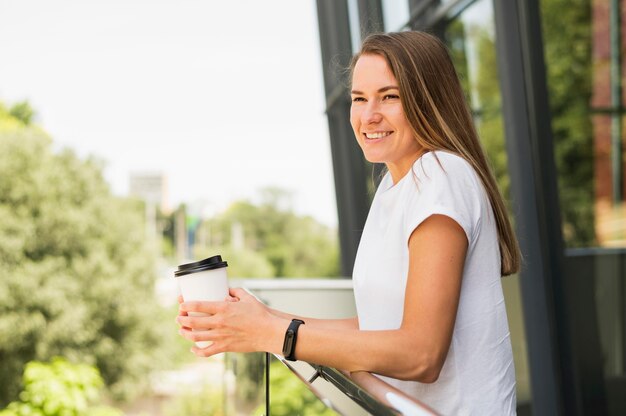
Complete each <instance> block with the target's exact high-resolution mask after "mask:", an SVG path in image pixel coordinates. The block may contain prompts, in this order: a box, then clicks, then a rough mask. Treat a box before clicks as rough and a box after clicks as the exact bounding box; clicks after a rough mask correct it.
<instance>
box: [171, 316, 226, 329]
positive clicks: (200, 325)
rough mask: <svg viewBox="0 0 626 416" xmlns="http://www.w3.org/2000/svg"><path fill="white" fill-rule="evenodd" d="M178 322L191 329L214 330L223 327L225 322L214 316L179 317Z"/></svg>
mask: <svg viewBox="0 0 626 416" xmlns="http://www.w3.org/2000/svg"><path fill="white" fill-rule="evenodd" d="M176 322H178V324H179V325H180V326H181V327H183V328H189V329H196V330H197V329H214V328H218V327H220V326H221V325H222V322H223V320H222V319H221V318H216V317H213V316H178V317H176Z"/></svg>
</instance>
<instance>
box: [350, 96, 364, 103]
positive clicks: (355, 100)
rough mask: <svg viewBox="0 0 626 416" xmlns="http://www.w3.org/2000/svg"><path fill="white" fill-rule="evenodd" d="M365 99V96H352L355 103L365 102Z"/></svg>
mask: <svg viewBox="0 0 626 416" xmlns="http://www.w3.org/2000/svg"><path fill="white" fill-rule="evenodd" d="M363 101H365V98H363V97H352V102H353V103H357V102H363Z"/></svg>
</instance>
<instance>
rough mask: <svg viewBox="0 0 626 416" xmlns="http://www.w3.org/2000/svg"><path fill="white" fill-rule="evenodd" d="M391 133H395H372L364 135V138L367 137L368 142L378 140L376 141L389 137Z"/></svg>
mask: <svg viewBox="0 0 626 416" xmlns="http://www.w3.org/2000/svg"><path fill="white" fill-rule="evenodd" d="M391 133H393V132H392V131H376V132H372V133H363V136H365V138H366V139H368V140H376V139H383V138H385V137H387V136H389V135H390V134H391Z"/></svg>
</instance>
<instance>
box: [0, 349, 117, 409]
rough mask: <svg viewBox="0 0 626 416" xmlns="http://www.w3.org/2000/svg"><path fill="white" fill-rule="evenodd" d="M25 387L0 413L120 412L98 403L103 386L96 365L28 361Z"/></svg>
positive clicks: (58, 359) (60, 361)
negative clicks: (18, 396)
mask: <svg viewBox="0 0 626 416" xmlns="http://www.w3.org/2000/svg"><path fill="white" fill-rule="evenodd" d="M23 383H24V391H23V392H22V393H21V394H20V401H15V402H12V403H11V404H9V406H8V407H7V408H6V409H5V410H2V411H0V416H33V415H37V416H79V415H90V416H121V415H122V412H120V411H119V410H117V409H115V408H112V407H107V406H101V405H99V402H100V392H101V389H102V386H103V382H102V378H101V377H100V373H99V372H98V370H97V369H96V368H95V367H92V366H89V365H85V364H71V363H68V362H67V361H65V360H64V359H61V358H55V359H53V360H52V362H50V363H42V362H38V361H32V362H30V363H28V364H27V365H26V370H25V371H24V377H23Z"/></svg>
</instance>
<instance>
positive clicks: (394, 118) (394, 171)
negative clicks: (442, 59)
mask: <svg viewBox="0 0 626 416" xmlns="http://www.w3.org/2000/svg"><path fill="white" fill-rule="evenodd" d="M399 94H400V88H399V87H398V82H397V81H396V78H395V77H394V75H393V73H392V72H391V69H390V68H389V65H387V61H386V60H385V58H383V57H382V56H380V55H374V54H366V55H363V56H361V57H360V59H359V60H358V61H357V63H356V65H355V67H354V73H353V76H352V108H351V110H350V122H351V123H352V128H353V129H354V135H355V137H356V138H357V141H358V143H359V146H361V149H362V150H363V154H364V155H365V158H366V159H367V160H368V161H370V162H372V163H385V164H386V165H387V168H388V169H389V171H390V172H391V176H392V177H393V178H394V182H397V181H398V180H399V179H400V178H401V177H403V176H404V175H405V174H406V172H408V171H409V168H410V167H411V165H412V164H413V162H414V161H415V160H416V159H417V156H418V155H419V154H420V153H422V147H421V146H420V145H419V144H418V142H417V141H416V140H415V139H414V135H413V131H412V129H411V125H410V124H409V121H408V120H407V119H406V116H405V115H404V110H403V109H402V102H401V101H400V95H399Z"/></svg>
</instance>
